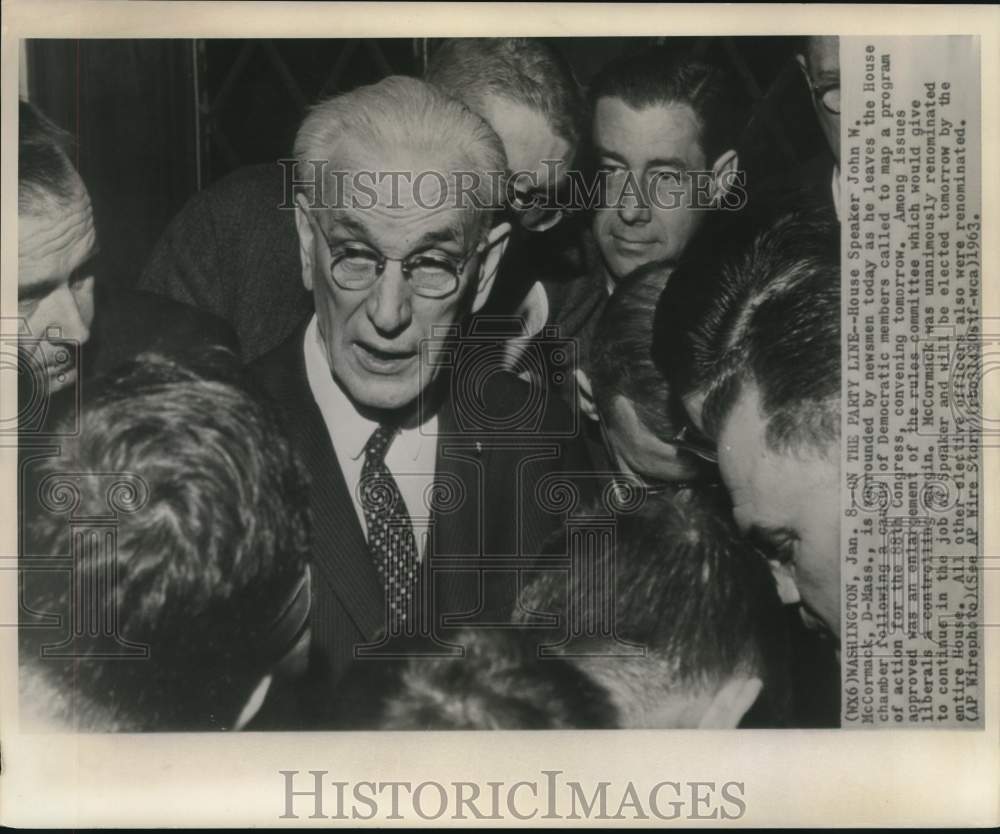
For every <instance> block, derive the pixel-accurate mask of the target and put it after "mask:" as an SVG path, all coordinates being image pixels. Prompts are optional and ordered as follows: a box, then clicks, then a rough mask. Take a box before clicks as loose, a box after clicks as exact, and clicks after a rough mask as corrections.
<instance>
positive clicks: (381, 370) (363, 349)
mask: <svg viewBox="0 0 1000 834" xmlns="http://www.w3.org/2000/svg"><path fill="white" fill-rule="evenodd" d="M354 354H355V356H357V358H358V362H359V363H360V364H361V366H362V367H363V368H364V369H365V370H367V371H370V372H371V373H375V374H394V373H397V372H398V371H399V370H401V369H402V368H403V367H404V366H405V365H406V364H407V363H409V362H411V361H412V360H413V359H414V358H415V357H416V355H417V352H416V351H415V350H401V349H398V348H397V349H386V348H379V347H375V345H370V344H367V343H365V342H355V343H354Z"/></svg>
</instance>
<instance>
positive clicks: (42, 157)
mask: <svg viewBox="0 0 1000 834" xmlns="http://www.w3.org/2000/svg"><path fill="white" fill-rule="evenodd" d="M71 145H72V138H71V137H70V135H69V134H68V133H66V132H65V131H64V130H62V129H60V128H58V127H56V126H55V125H54V124H53V123H52V122H51V121H49V119H47V118H46V117H45V116H44V115H42V113H41V112H40V111H39V110H38V108H36V107H35V106H34V105H33V104H30V103H29V102H27V101H25V100H24V99H21V100H20V101H19V103H18V135H17V210H18V212H19V213H20V214H30V213H34V212H37V211H39V210H42V209H41V206H42V204H43V203H44V201H45V200H57V201H65V200H68V199H70V198H71V197H72V196H74V194H75V193H76V190H77V189H78V188H79V177H78V176H77V174H76V170H75V169H74V168H73V163H72V162H70V159H69V155H68V152H69V148H70V147H71Z"/></svg>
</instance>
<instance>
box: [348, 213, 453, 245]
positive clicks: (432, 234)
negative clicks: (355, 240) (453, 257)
mask: <svg viewBox="0 0 1000 834" xmlns="http://www.w3.org/2000/svg"><path fill="white" fill-rule="evenodd" d="M334 224H335V225H338V226H342V227H343V228H345V229H347V231H349V232H351V233H352V234H356V235H358V236H359V237H360V238H361V239H362V240H364V241H366V242H368V243H371V234H370V232H369V231H368V229H367V227H366V226H365V224H364V223H361V222H359V221H357V220H355V219H354V218H352V217H338V218H336V219H335V220H334ZM465 237H466V234H465V228H464V226H463V224H462V222H461V221H460V220H453V221H451V222H449V224H448V226H447V227H446V228H443V229H432V230H431V231H429V232H425V233H424V234H423V235H421V236H420V238H419V239H418V240H417V241H416V243H415V244H414V245H413V248H412V250H411V251H413V252H416V251H418V250H420V249H426V248H427V247H428V246H433V245H434V244H436V243H455V244H458V245H461V244H462V242H463V241H464V240H465Z"/></svg>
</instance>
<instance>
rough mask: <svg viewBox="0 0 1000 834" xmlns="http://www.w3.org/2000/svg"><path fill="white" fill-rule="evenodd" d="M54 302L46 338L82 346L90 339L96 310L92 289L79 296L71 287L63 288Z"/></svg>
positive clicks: (54, 297) (56, 295) (54, 298)
mask: <svg viewBox="0 0 1000 834" xmlns="http://www.w3.org/2000/svg"><path fill="white" fill-rule="evenodd" d="M52 302H53V307H52V314H51V315H50V316H49V317H48V319H49V322H48V325H47V326H46V331H45V333H44V334H43V335H44V336H45V338H47V339H49V341H63V342H69V341H72V342H76V343H77V344H81V345H82V344H83V343H84V342H86V341H87V340H88V339H89V338H90V325H91V321H92V319H93V309H94V304H93V297H92V291H91V289H90V288H89V287H88V288H87V289H86V290H85V291H83V292H82V293H80V294H77V293H74V292H73V291H72V290H71V289H70V288H69V287H62V288H60V289H59V290H57V291H56V292H55V293H54V296H53V298H52ZM50 333H51V334H52V335H51V337H50ZM56 333H58V336H56Z"/></svg>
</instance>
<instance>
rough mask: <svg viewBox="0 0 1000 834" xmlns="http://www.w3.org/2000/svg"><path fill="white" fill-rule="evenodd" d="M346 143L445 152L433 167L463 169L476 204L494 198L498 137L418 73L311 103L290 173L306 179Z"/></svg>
mask: <svg viewBox="0 0 1000 834" xmlns="http://www.w3.org/2000/svg"><path fill="white" fill-rule="evenodd" d="M348 145H349V146H353V147H358V148H365V149H371V148H377V149H382V150H385V151H389V152H391V151H395V150H403V149H405V150H407V151H417V152H426V153H428V154H429V155H430V156H431V157H432V158H433V159H434V161H435V162H439V161H440V159H441V157H442V155H447V156H448V158H449V159H450V160H451V161H452V165H453V168H452V170H451V171H441V172H439V173H440V174H442V175H443V176H444V177H445V178H446V179H447V178H448V176H449V175H450V174H452V173H454V172H458V171H463V172H470V173H471V175H472V176H473V177H475V178H476V182H477V186H478V187H477V188H475V189H474V191H475V193H476V195H477V199H478V201H479V204H480V205H481V206H487V207H497V206H498V205H499V200H500V197H501V193H502V177H503V174H504V172H505V171H506V169H507V157H506V154H505V152H504V148H503V144H502V143H501V141H500V137H498V136H497V135H496V133H495V132H494V130H493V128H491V127H490V126H489V125H488V124H487V123H486V121H485V120H483V119H482V117H480V116H478V115H476V113H474V112H473V111H472V110H470V109H469V108H468V107H466V106H465V105H464V104H462V103H461V102H460V101H458V100H456V99H454V98H452V97H450V96H448V95H446V94H445V93H443V92H441V91H440V90H439V89H438V88H437V87H435V86H433V85H431V84H428V83H426V82H424V81H420V80H419V79H416V78H408V77H406V76H402V75H391V76H389V77H388V78H383V79H382V80H381V81H379V82H378V83H377V84H369V85H367V86H364V87H358V88H357V89H355V90H352V91H350V92H347V93H341V94H339V95H335V96H333V97H331V98H328V99H325V100H324V101H321V102H319V103H318V104H316V105H315V106H314V107H312V108H311V109H310V111H309V113H308V114H307V115H306V118H305V120H304V121H303V122H302V125H301V126H300V127H299V130H298V133H297V134H296V136H295V158H296V160H297V162H298V165H299V166H300V167H299V171H298V173H297V175H296V180H297V181H299V182H300V183H301V181H302V180H308V181H310V182H311V181H313V162H314V161H319V160H325V161H334V162H335V160H336V157H337V152H338V149H340V148H341V147H343V146H348ZM334 167H336V166H334ZM327 173H328V174H329V175H330V176H331V177H332V176H333V175H334V171H331V170H327ZM413 173H414V176H416V175H417V174H419V173H421V172H413ZM298 187H300V188H301V185H299V186H298Z"/></svg>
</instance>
